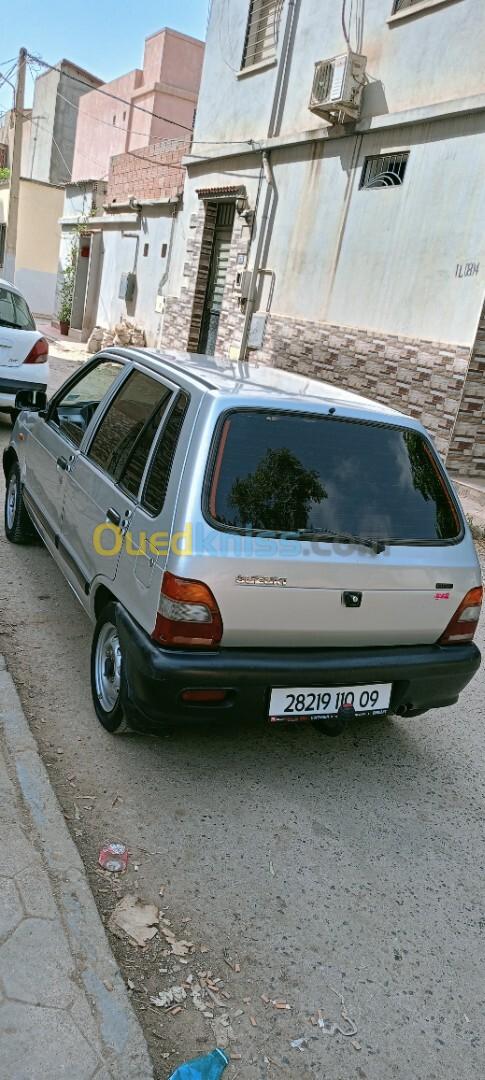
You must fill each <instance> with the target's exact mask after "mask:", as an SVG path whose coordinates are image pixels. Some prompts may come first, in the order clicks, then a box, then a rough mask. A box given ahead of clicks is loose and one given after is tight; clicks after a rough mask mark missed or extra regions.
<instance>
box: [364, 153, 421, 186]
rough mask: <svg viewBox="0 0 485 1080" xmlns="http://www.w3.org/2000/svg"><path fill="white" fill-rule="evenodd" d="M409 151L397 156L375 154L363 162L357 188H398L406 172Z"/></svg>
mask: <svg viewBox="0 0 485 1080" xmlns="http://www.w3.org/2000/svg"><path fill="white" fill-rule="evenodd" d="M408 157H409V151H408V150H403V151H402V152H401V153H399V154H376V155H375V156H374V157H367V158H366V159H365V161H364V167H363V169H362V176H361V178H360V184H359V187H361V188H383V187H399V186H400V185H401V184H402V182H403V180H404V175H405V172H406V166H407V163H408Z"/></svg>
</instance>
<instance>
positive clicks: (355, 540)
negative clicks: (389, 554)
mask: <svg viewBox="0 0 485 1080" xmlns="http://www.w3.org/2000/svg"><path fill="white" fill-rule="evenodd" d="M298 535H299V536H300V537H301V538H302V539H303V538H304V539H306V540H323V539H325V540H328V541H329V542H330V541H335V542H340V543H342V544H358V545H359V546H360V547H367V548H370V549H371V551H375V553H376V555H381V554H382V552H383V551H385V547H386V545H385V542H384V540H373V539H372V538H371V537H368V536H354V535H353V534H352V533H346V532H332V530H331V529H324V530H323V532H321V531H320V530H319V531H318V532H311V531H310V530H309V529H299V530H298Z"/></svg>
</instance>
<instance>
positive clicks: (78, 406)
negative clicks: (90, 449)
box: [49, 360, 123, 446]
mask: <svg viewBox="0 0 485 1080" xmlns="http://www.w3.org/2000/svg"><path fill="white" fill-rule="evenodd" d="M122 369H123V364H121V363H117V362H116V361H114V360H100V361H99V363H97V364H95V365H94V366H93V367H91V368H90V369H89V371H86V372H84V373H83V374H82V375H80V376H79V378H78V379H76V381H75V382H74V383H71V384H70V386H69V388H68V389H67V390H66V391H65V393H63V392H62V390H61V392H60V394H59V395H58V396H57V397H56V398H54V400H53V403H52V406H51V408H50V410H49V422H50V423H51V424H54V425H55V426H56V427H58V428H59V429H60V431H61V432H62V434H63V435H65V436H66V438H68V439H69V441H70V442H71V443H73V444H74V446H80V444H81V442H82V439H83V436H84V433H85V431H86V429H87V427H88V424H89V423H90V422H91V420H92V418H93V416H94V414H95V412H96V410H97V408H98V406H99V404H100V402H101V401H102V400H103V398H104V397H105V396H106V394H107V393H108V390H110V388H111V386H112V385H113V382H114V381H115V379H117V378H118V376H119V374H120V372H121V371H122Z"/></svg>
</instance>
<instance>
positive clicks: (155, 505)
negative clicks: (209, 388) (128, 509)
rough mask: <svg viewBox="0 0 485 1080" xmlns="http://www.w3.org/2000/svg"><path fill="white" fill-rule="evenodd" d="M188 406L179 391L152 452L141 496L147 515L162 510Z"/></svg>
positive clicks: (185, 396) (185, 395)
mask: <svg viewBox="0 0 485 1080" xmlns="http://www.w3.org/2000/svg"><path fill="white" fill-rule="evenodd" d="M188 404H189V398H188V395H187V394H186V393H185V392H184V391H183V390H181V391H180V392H179V394H178V396H177V400H176V401H175V404H174V406H173V409H172V411H171V413H170V416H169V417H168V420H167V423H166V424H165V426H164V428H163V431H162V433H161V435H160V438H159V441H158V444H157V446H156V449H155V450H154V453H153V457H152V460H151V462H150V468H149V470H148V475H147V478H146V481H145V487H144V491H143V496H142V505H143V506H144V507H145V509H146V510H148V512H149V514H153V515H155V514H159V513H160V512H161V510H162V509H163V504H164V502H165V495H166V492H167V487H168V481H169V479H170V473H171V471H172V464H173V459H174V456H175V451H176V449H177V443H178V440H179V437H180V432H181V430H182V425H183V422H184V418H185V414H186V412H187V408H188Z"/></svg>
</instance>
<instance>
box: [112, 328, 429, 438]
mask: <svg viewBox="0 0 485 1080" xmlns="http://www.w3.org/2000/svg"><path fill="white" fill-rule="evenodd" d="M109 351H110V352H112V351H113V350H112V349H110V350H109ZM114 351H116V352H117V353H121V354H122V355H123V356H125V357H126V358H128V359H132V360H136V362H137V363H140V362H141V363H145V364H146V366H147V367H150V368H151V369H152V370H154V371H157V370H158V371H159V372H160V373H161V372H162V371H165V372H166V374H169V373H170V369H172V371H173V372H174V374H175V371H176V370H177V371H178V372H180V374H181V375H183V376H184V379H188V380H189V381H190V382H192V383H195V384H198V385H199V386H200V388H201V389H202V390H205V391H211V392H212V393H213V394H216V395H217V396H221V397H223V398H227V399H230V402H231V404H234V405H235V404H236V400H237V398H238V397H239V398H240V399H242V398H245V399H248V398H249V399H255V398H259V399H261V397H263V398H265V399H266V400H267V401H268V402H269V401H271V402H272V403H273V404H274V405H277V404H280V405H284V406H285V407H286V408H288V406H290V407H291V405H292V404H293V405H294V404H295V403H296V402H297V401H298V402H300V403H302V404H305V405H307V406H308V407H316V408H319V407H325V406H328V407H329V408H331V407H332V406H340V407H341V408H344V409H346V408H348V409H350V410H352V411H356V412H358V413H361V414H367V415H372V418H373V419H375V420H377V419H379V418H381V419H382V420H383V421H385V420H387V421H388V422H389V420H391V419H392V418H394V419H397V418H398V419H399V421H400V422H402V420H405V421H406V422H408V423H410V424H411V425H412V426H413V427H414V426H416V427H420V425H419V424H418V422H417V421H415V420H413V419H412V418H411V417H408V416H406V415H405V414H404V413H401V412H398V411H397V410H396V409H392V408H390V407H389V406H387V405H383V404H382V403H381V402H377V401H373V400H371V399H370V398H366V397H362V396H361V395H360V394H355V393H353V391H351V390H344V389H341V388H340V387H338V386H333V385H332V384H331V383H325V382H320V381H319V380H317V379H311V378H307V376H305V375H298V374H296V372H292V371H286V370H284V369H282V368H273V367H269V365H267V364H260V363H247V362H245V361H238V360H229V359H226V358H225V357H217V356H204V355H200V354H198V353H189V352H179V351H177V350H172V349H168V350H163V351H156V350H153V349H133V348H126V349H116V350H114ZM235 399H236V400H235ZM259 403H260V402H259Z"/></svg>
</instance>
